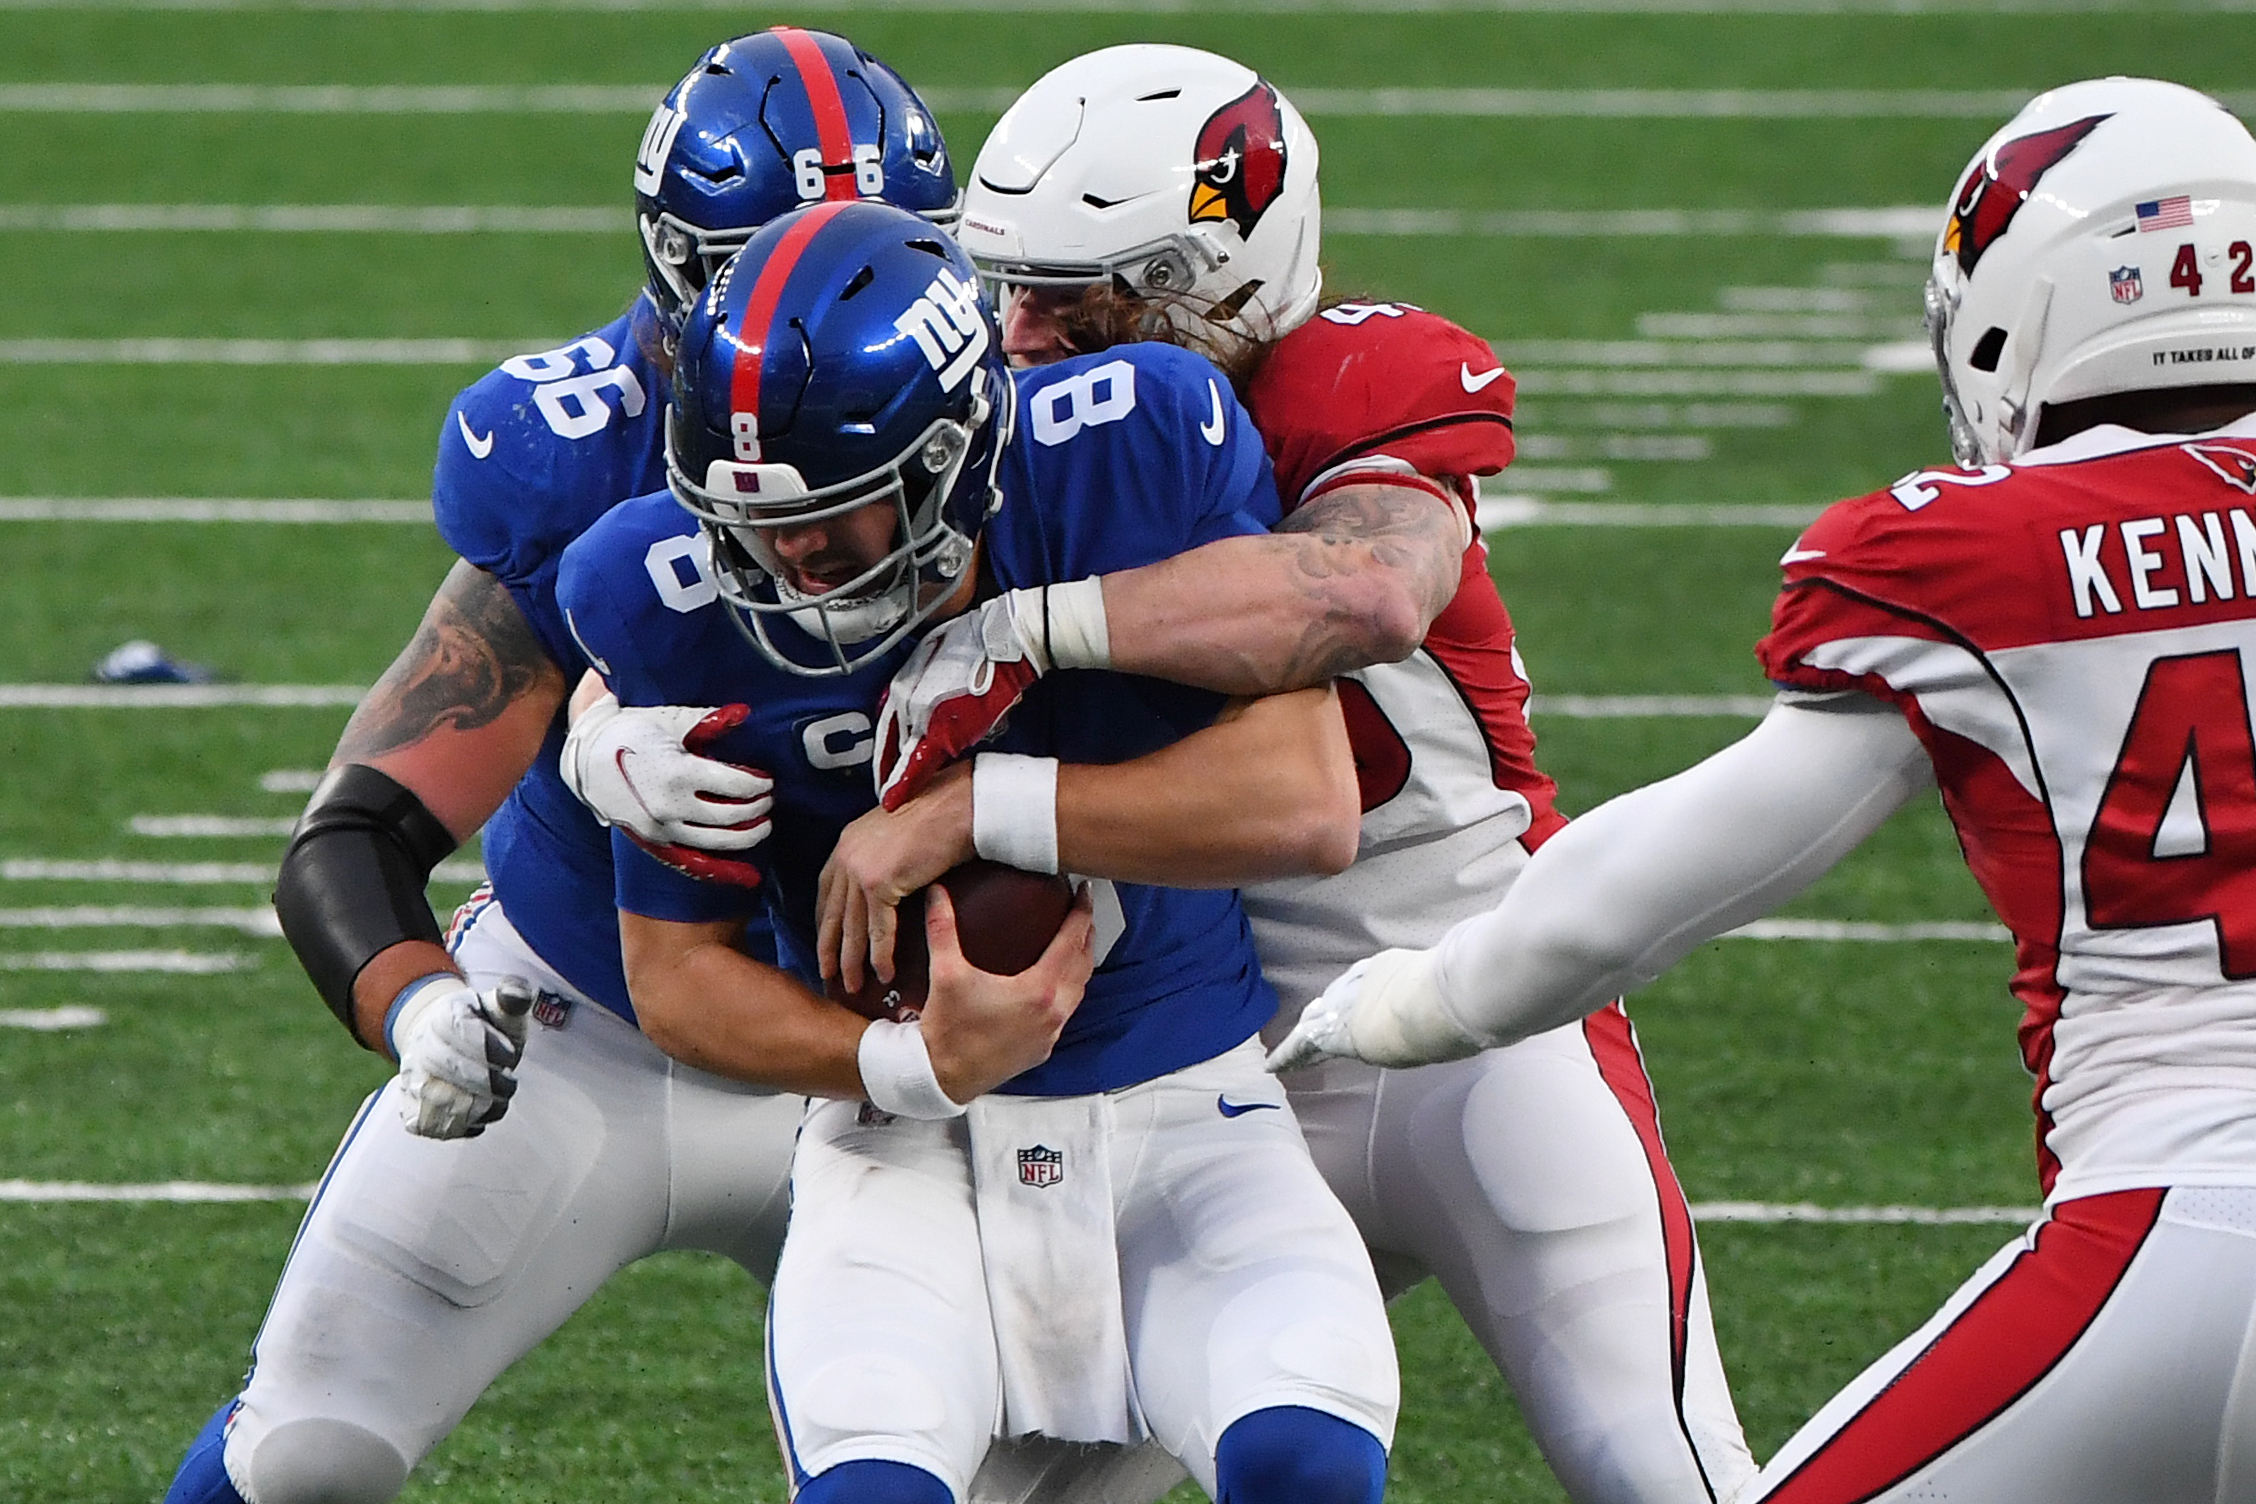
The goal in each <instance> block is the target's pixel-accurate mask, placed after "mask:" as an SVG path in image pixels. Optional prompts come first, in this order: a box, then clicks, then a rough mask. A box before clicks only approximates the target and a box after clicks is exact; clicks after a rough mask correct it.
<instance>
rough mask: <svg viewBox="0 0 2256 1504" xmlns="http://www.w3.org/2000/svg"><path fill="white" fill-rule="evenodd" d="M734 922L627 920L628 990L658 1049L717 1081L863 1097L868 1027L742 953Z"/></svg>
mask: <svg viewBox="0 0 2256 1504" xmlns="http://www.w3.org/2000/svg"><path fill="white" fill-rule="evenodd" d="M735 928H736V927H735V926H734V925H711V926H686V925H673V924H668V923H667V922H665V921H660V920H649V919H644V918H642V917H641V916H639V915H632V914H622V915H620V938H621V942H622V950H623V953H624V959H625V961H626V971H627V991H628V994H629V995H630V996H631V997H632V998H633V1000H634V1005H635V1016H636V1018H637V1019H639V1020H640V1022H641V1024H642V1030H643V1032H644V1033H645V1034H647V1035H649V1036H650V1039H651V1041H652V1043H654V1044H656V1045H657V1046H658V1048H660V1049H661V1050H664V1051H665V1052H666V1053H667V1054H668V1055H671V1056H672V1057H673V1058H674V1059H676V1060H679V1061H681V1062H682V1063H683V1064H685V1065H693V1066H696V1067H697V1068H698V1069H699V1070H705V1071H711V1072H712V1073H713V1074H715V1075H717V1076H727V1077H729V1078H730V1079H732V1080H737V1081H747V1082H750V1083H752V1084H754V1085H757V1086H771V1087H775V1088H777V1089H778V1090H781V1091H790V1092H804V1093H806V1094H807V1095H809V1096H818V1097H842V1098H848V1099H852V1098H857V1097H860V1096H861V1095H862V1094H863V1092H862V1079H861V1071H860V1067H859V1065H858V1063H857V1060H856V1047H857V1046H858V1044H859V1043H860V1040H861V1035H862V1030H863V1029H864V1028H866V1027H868V1025H867V1023H866V1022H865V1021H864V1020H863V1019H861V1018H859V1017H857V1016H855V1015H854V1014H852V1013H850V1012H848V1011H847V1010H846V1009H844V1008H841V1007H839V1006H838V1005H837V1004H835V1003H831V1002H828V1001H826V1000H824V999H822V998H819V997H816V996H815V995H814V994H813V993H811V992H809V991H808V990H807V989H806V988H805V987H804V986H803V985H801V984H800V982H799V981H798V979H797V978H795V977H792V976H790V975H788V974H786V973H784V972H782V971H779V970H777V969H776V968H775V967H773V966H767V965H763V964H762V963H760V962H758V961H755V960H753V959H752V958H751V957H750V956H747V955H744V954H743V953H741V952H740V951H737V950H735V949H733V948H732V947H731V946H730V945H729V943H728V936H729V935H731V934H733V932H734V930H735Z"/></svg>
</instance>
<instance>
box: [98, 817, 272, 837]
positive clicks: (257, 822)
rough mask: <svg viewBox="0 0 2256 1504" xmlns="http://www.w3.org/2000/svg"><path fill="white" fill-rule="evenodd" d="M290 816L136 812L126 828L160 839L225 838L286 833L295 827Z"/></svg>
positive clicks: (127, 822) (139, 834)
mask: <svg viewBox="0 0 2256 1504" xmlns="http://www.w3.org/2000/svg"><path fill="white" fill-rule="evenodd" d="M297 823H298V822H297V819H296V817H295V816H291V815H258V816H250V817H246V816H242V815H135V816H134V817H133V818H132V819H130V820H128V821H126V822H125V828H126V829H127V830H129V831H131V832H132V833H133V834H135V835H137V836H154V837H156V838H158V839H160V840H165V839H178V838H183V837H185V838H191V839H203V838H209V839H214V840H226V839H231V838H236V837H244V838H248V837H254V836H286V835H288V834H289V833H290V832H291V831H292V830H293V829H295V828H296V826H297Z"/></svg>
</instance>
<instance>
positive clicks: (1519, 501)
mask: <svg viewBox="0 0 2256 1504" xmlns="http://www.w3.org/2000/svg"><path fill="white" fill-rule="evenodd" d="M1493 483H1494V484H1498V485H1503V484H1507V483H1509V484H1517V483H1518V477H1517V472H1516V471H1515V470H1507V471H1505V472H1504V474H1503V475H1502V476H1499V477H1497V478H1496V480H1495V481H1494V482H1493ZM1824 510H1825V508H1823V507H1821V506H1811V507H1788V506H1774V507H1766V506H1697V505H1692V504H1689V503H1688V504H1686V505H1682V506H1666V505H1653V504H1648V503H1643V502H1629V501H1544V500H1541V499H1539V498H1537V497H1533V496H1516V495H1498V496H1487V495H1484V496H1482V497H1481V499H1480V507H1479V509H1478V510H1477V511H1476V512H1475V513H1474V517H1475V520H1477V521H1478V522H1479V524H1480V530H1481V531H1482V532H1484V533H1491V532H1495V531H1497V530H1498V529H1501V528H1508V527H1775V528H1793V529H1795V530H1796V531H1800V530H1801V529H1802V528H1805V527H1808V526H1809V525H1810V524H1811V523H1812V522H1815V521H1816V520H1817V515H1818V513H1820V512H1822V511H1824Z"/></svg>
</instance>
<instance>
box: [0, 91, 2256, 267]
mask: <svg viewBox="0 0 2256 1504" xmlns="http://www.w3.org/2000/svg"><path fill="white" fill-rule="evenodd" d="M668 82H669V80H664V79H652V80H651V81H650V82H649V83H647V84H532V85H518V84H112V83H11V84H0V111H9V112H19V113H37V114H57V113H60V114H101V115H115V114H258V115H492V114H511V115H525V114H534V115H642V114H647V113H648V112H649V110H650V109H651V107H652V105H653V104H655V103H656V101H657V100H658V99H659V97H660V96H661V95H663V94H664V93H665V91H666V86H667V83H668ZM1284 88H1285V92H1286V93H1287V94H1289V95H1290V96H1291V97H1292V99H1293V101H1294V102H1295V103H1296V104H1298V105H1299V106H1300V108H1301V110H1302V111H1303V112H1305V113H1307V114H1310V115H1315V116H1319V117H1334V118H1338V117H1364V118H1373V117H1378V118H1387V117H1412V118H1432V117H1444V118H1456V119H1467V118H1473V119H1495V120H1531V119H1536V120H1540V119H1603V120H1990V121H2001V120H2005V119H2007V118H2009V117H2011V116H2012V115H2014V114H2015V113H2016V112H2018V111H2019V110H2020V108H2021V107H2022V106H2023V105H2025V104H2027V103H2028V102H2029V100H2030V99H2031V98H2032V97H2034V95H2035V94H2036V92H2037V91H2036V90H2035V89H2021V88H1998V89H1508V88H1446V87H1381V88H1364V89H1341V88H1321V87H1310V86H1305V85H1296V84H1294V83H1293V82H1292V81H1291V80H1285V81H1284ZM918 92H919V93H920V94H921V95H922V96H923V97H924V100H925V102H926V103H928V104H930V105H931V106H932V108H934V109H935V110H948V111H964V112H973V111H978V112H986V113H999V112H1000V111H1002V110H1004V109H1007V108H1008V107H1009V106H1010V104H1011V102H1012V101H1013V100H1015V99H1016V98H1017V97H1018V94H1019V88H1018V87H1016V86H1007V85H1005V86H962V85H948V84H928V85H925V86H923V87H922V88H920V89H919V91H918ZM2219 98H2220V99H2221V100H2222V102H2223V103H2224V104H2226V105H2227V106H2228V107H2230V108H2234V109H2243V110H2245V109H2246V107H2247V105H2248V103H2249V101H2250V99H2251V98H2256V96H2251V95H2248V94H2245V93H2235V92H2229V91H2228V92H2226V93H2224V94H2222V95H2220V96H2219ZM1773 218H1775V216H1773ZM1929 232H1930V233H1931V232H1932V231H1931V224H1930V226H1929ZM1883 233H1886V232H1883Z"/></svg>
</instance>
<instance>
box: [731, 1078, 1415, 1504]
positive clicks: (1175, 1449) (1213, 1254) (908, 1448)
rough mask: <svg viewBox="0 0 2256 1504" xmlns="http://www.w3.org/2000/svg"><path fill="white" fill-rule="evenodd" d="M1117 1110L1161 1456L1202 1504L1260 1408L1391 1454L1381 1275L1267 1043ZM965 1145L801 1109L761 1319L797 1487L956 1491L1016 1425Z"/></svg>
mask: <svg viewBox="0 0 2256 1504" xmlns="http://www.w3.org/2000/svg"><path fill="white" fill-rule="evenodd" d="M1106 1097H1107V1101H1108V1104H1109V1115H1110V1121H1111V1124H1112V1126H1111V1128H1110V1130H1109V1132H1108V1133H1106V1134H1105V1135H1104V1137H1103V1139H1102V1141H1101V1143H1102V1148H1101V1151H1100V1152H1101V1153H1102V1154H1103V1156H1104V1171H1103V1172H1104V1173H1107V1174H1109V1177H1110V1181H1109V1185H1110V1198H1111V1199H1110V1204H1111V1207H1112V1215H1113V1240H1112V1244H1111V1248H1112V1253H1113V1256H1114V1257H1115V1258H1116V1260H1117V1266H1118V1269H1119V1274H1120V1297H1121V1305H1122V1314H1123V1316H1124V1318H1125V1331H1124V1336H1125V1346H1126V1358H1127V1365H1128V1370H1129V1373H1130V1375H1131V1377H1132V1381H1133V1398H1134V1402H1135V1404H1136V1406H1137V1407H1138V1410H1139V1412H1140V1415H1141V1418H1142V1421H1143V1423H1144V1425H1145V1426H1146V1427H1148V1429H1149V1433H1150V1434H1151V1436H1152V1437H1153V1439H1154V1440H1155V1441H1157V1442H1158V1443H1159V1445H1160V1446H1162V1447H1163V1448H1165V1449H1166V1450H1167V1451H1168V1452H1170V1453H1172V1454H1173V1455H1174V1456H1175V1457H1176V1458H1178V1459H1179V1460H1180V1461H1181V1462H1182V1463H1183V1465H1184V1466H1186V1467H1187V1468H1189V1470H1190V1472H1191V1474H1192V1475H1193V1476H1194V1477H1195V1478H1196V1479H1197V1480H1198V1482H1199V1484H1200V1486H1202V1487H1203V1488H1205V1489H1206V1490H1207V1491H1208V1493H1209V1494H1210V1495H1211V1494H1212V1492H1213V1489H1214V1486H1215V1478H1214V1448H1215V1445H1216V1443H1217V1442H1218V1441H1219V1440H1220V1438H1221V1435H1222V1433H1223V1431H1224V1430H1226V1429H1227V1428H1228V1427H1229V1426H1230V1424H1231V1423H1232V1422H1234V1421H1236V1420H1238V1419H1240V1418H1241V1417H1243V1416H1245V1415H1248V1414H1251V1413H1252V1412H1254V1411H1256V1410H1262V1409H1266V1408H1269V1407H1271V1406H1277V1405H1294V1406H1303V1407H1307V1408H1310V1409H1315V1410H1320V1411H1323V1412H1325V1413H1327V1414H1331V1415H1334V1416H1337V1417H1339V1418H1341V1419H1343V1420H1347V1421H1349V1422H1352V1423H1353V1424H1356V1425H1359V1426H1362V1427H1363V1428H1364V1429H1366V1430H1368V1431H1370V1432H1371V1433H1372V1434H1373V1435H1374V1436H1376V1437H1377V1438H1378V1439H1379V1441H1380V1443H1381V1444H1382V1445H1384V1444H1386V1443H1388V1442H1390V1441H1391V1440H1392V1438H1393V1435H1394V1417H1395V1409H1396V1405H1397V1402H1398V1386H1397V1378H1396V1370H1395V1364H1394V1346H1393V1338H1392V1335H1391V1333H1390V1331H1389V1329H1388V1326H1387V1320H1386V1311H1385V1307H1384V1305H1383V1303H1382V1301H1381V1299H1380V1296H1379V1290H1378V1286H1377V1283H1376V1281H1375V1280H1374V1279H1373V1277H1372V1273H1371V1264H1370V1260H1369V1258H1368V1257H1367V1255H1366V1254H1365V1252H1364V1250H1363V1246H1362V1243H1361V1242H1360V1240H1359V1239H1358V1238H1357V1237H1356V1234H1355V1229H1354V1227H1353V1226H1352V1225H1351V1223H1350V1222H1349V1220H1348V1217H1347V1215H1346V1213H1345V1212H1343V1211H1342V1210H1341V1208H1340V1205H1339V1203H1338V1201H1337V1200H1335V1199H1334V1198H1333V1196H1332V1195H1331V1193H1330V1192H1328V1191H1327V1190H1326V1189H1325V1188H1324V1184H1323V1182H1322V1180H1321V1179H1320V1178H1319V1177H1318V1175H1317V1173H1316V1170H1315V1167H1314V1166H1313V1165H1312V1164H1311V1163H1310V1162H1309V1158H1308V1150H1307V1147H1306V1145H1305V1144H1304V1143H1303V1142H1302V1140H1301V1137H1300V1133H1299V1131H1298V1129H1297V1127H1296V1126H1295V1124H1294V1121H1293V1116H1292V1112H1291V1109H1290V1108H1289V1107H1287V1106H1286V1105H1285V1103H1284V1094H1283V1092H1282V1091H1281V1090H1280V1089H1279V1087H1278V1086H1277V1084H1276V1083H1275V1081H1274V1080H1273V1079H1272V1078H1270V1077H1268V1076H1266V1075H1265V1074H1264V1073H1263V1072H1262V1069H1261V1051H1260V1048H1259V1046H1258V1045H1257V1044H1256V1043H1254V1042H1252V1041H1248V1042H1247V1043H1246V1044H1244V1045H1241V1046H1239V1047H1238V1048H1236V1049H1234V1050H1231V1051H1228V1052H1226V1053H1225V1054H1223V1055H1220V1056H1217V1057H1216V1058H1215V1059H1213V1060H1209V1061H1206V1062H1204V1063H1202V1064H1200V1065H1195V1066H1191V1067H1189V1068H1187V1069H1185V1070H1181V1071H1177V1072H1174V1073H1172V1074H1170V1075H1167V1076H1163V1077H1160V1078H1159V1079H1157V1080H1155V1081H1149V1082H1145V1083H1142V1084H1140V1085H1137V1086H1133V1087H1129V1088H1126V1089H1123V1090H1121V1091H1117V1092H1112V1093H1107V1094H1106ZM1248 1103H1258V1104H1259V1105H1258V1106H1255V1107H1248V1106H1247V1105H1246V1104H1248ZM970 1145H971V1133H970V1129H969V1127H968V1126H967V1123H966V1120H964V1119H961V1118H959V1119H954V1120H950V1121H946V1122H920V1121H917V1120H914V1119H909V1118H888V1117H886V1116H884V1115H883V1114H870V1113H865V1112H864V1111H863V1110H862V1108H861V1105H860V1104H858V1103H853V1102H817V1103H815V1104H813V1106H812V1107H811V1108H810V1110H809V1112H808V1115H807V1120H806V1124H805V1127H804V1128H803V1130H802V1133H801V1138H800V1149H799V1156H798V1160H797V1163H796V1165H795V1167H794V1170H793V1176H792V1197H793V1204H794V1208H795V1210H794V1213H793V1220H792V1225H791V1231H790V1234H789V1236H788V1238H787V1239H786V1241H785V1244H784V1249H783V1256H782V1259H781V1262H780V1263H779V1265H778V1267H777V1270H776V1277H775V1285H774V1289H773V1294H772V1298H771V1301H770V1308H769V1317H768V1354H769V1386H770V1400H771V1405H772V1407H773V1409H774V1411H775V1415H776V1424H777V1431H778V1435H779V1437H780V1439H781V1442H782V1445H783V1448H784V1453H785V1461H786V1464H787V1465H788V1466H789V1467H790V1468H791V1470H792V1474H793V1477H794V1480H795V1481H803V1480H804V1479H805V1478H807V1477H811V1476H813V1475H816V1474H819V1473H821V1472H824V1471H826V1470H828V1469H829V1468H832V1467H835V1466H837V1465H839V1464H841V1463H846V1462H852V1461H862V1460H885V1461H892V1462H899V1463H905V1464H907V1465H910V1466H913V1467H918V1468H922V1469H924V1470H925V1471H927V1472H930V1473H933V1474H935V1475H936V1476H938V1477H939V1478H940V1479H942V1480H943V1481H944V1482H945V1483H946V1484H947V1485H948V1487H949V1488H950V1489H951V1490H952V1491H953V1492H954V1493H955V1494H956V1496H957V1497H958V1498H962V1497H964V1496H965V1493H966V1490H967V1487H968V1485H969V1483H970V1480H971V1477H972V1475H973V1473H974V1472H975V1471H976V1470H977V1469H978V1467H979V1465H980V1461H981V1459H982V1457H983V1456H984V1455H985V1453H986V1452H987V1450H988V1443H989V1440H990V1438H991V1437H992V1436H993V1435H994V1434H995V1430H996V1427H997V1424H998V1420H999V1418H1000V1417H1001V1414H1002V1411H1003V1398H1002V1378H1001V1375H1000V1372H999V1368H1000V1364H999V1360H998V1356H997V1351H996V1341H995V1335H994V1324H993V1317H992V1315H991V1313H990V1307H989V1299H988V1285H987V1281H986V1274H985V1271H984V1268H983V1265H982V1254H983V1249H982V1224H981V1221H980V1218H979V1216H978V1214H977V1211H976V1210H975V1205H974V1186H973V1177H972V1170H971V1165H972V1151H971V1147H970ZM1024 1163H1025V1161H1024V1160H1023V1158H1022V1160H1021V1164H1022V1165H1023V1164H1024ZM1085 1173H1088V1172H1087V1170H1086V1169H1085V1168H1083V1167H1081V1166H1078V1165H1076V1164H1075V1163H1074V1161H1073V1160H1072V1159H1071V1158H1068V1160H1067V1161H1066V1162H1065V1164H1064V1166H1063V1168H1062V1174H1063V1175H1065V1176H1074V1175H1078V1174H1085ZM985 1256H986V1257H989V1258H993V1257H1004V1256H1008V1255H1007V1254H1006V1253H1004V1252H1003V1251H1002V1250H999V1249H995V1248H989V1249H987V1250H985ZM1065 1497H1069V1498H1070V1497H1072V1495H1071V1494H1070V1493H1069V1494H1067V1495H1065Z"/></svg>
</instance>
